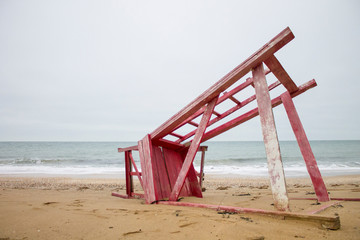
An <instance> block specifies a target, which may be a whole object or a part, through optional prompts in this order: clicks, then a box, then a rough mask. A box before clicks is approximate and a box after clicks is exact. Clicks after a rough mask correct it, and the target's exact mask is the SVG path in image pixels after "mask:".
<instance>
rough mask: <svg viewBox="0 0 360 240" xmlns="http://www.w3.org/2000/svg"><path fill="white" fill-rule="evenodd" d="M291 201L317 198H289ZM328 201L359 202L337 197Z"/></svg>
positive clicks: (358, 199) (354, 199)
mask: <svg viewBox="0 0 360 240" xmlns="http://www.w3.org/2000/svg"><path fill="white" fill-rule="evenodd" d="M290 199H291V200H318V199H317V198H301V197H299V198H290ZM330 200H335V201H350V202H352V201H353V202H358V201H360V198H338V197H332V198H330Z"/></svg>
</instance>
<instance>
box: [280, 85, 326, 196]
mask: <svg viewBox="0 0 360 240" xmlns="http://www.w3.org/2000/svg"><path fill="white" fill-rule="evenodd" d="M281 101H282V102H283V104H284V107H285V110H286V113H287V115H288V118H289V121H290V124H291V127H292V129H293V131H294V134H295V137H296V140H297V142H298V145H299V148H300V151H301V154H302V156H303V158H304V161H305V164H306V168H307V171H308V173H309V175H310V178H311V181H312V183H313V186H314V190H315V193H316V196H317V197H318V200H319V202H327V201H329V200H330V198H329V194H328V191H327V189H326V186H325V183H324V181H323V178H322V176H321V173H320V170H319V168H318V165H317V163H316V159H315V156H314V153H313V152H312V149H311V146H310V143H309V140H308V138H307V136H306V133H305V130H304V127H303V125H302V123H301V121H300V118H299V115H298V113H297V111H296V108H295V105H294V102H293V100H292V98H291V96H290V93H289V92H285V93H283V94H282V95H281Z"/></svg>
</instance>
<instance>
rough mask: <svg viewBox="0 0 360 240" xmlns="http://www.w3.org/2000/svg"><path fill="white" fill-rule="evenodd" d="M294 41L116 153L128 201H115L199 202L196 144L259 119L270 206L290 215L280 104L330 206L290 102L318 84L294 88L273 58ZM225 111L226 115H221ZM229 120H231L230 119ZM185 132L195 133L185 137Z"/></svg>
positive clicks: (251, 61)
mask: <svg viewBox="0 0 360 240" xmlns="http://www.w3.org/2000/svg"><path fill="white" fill-rule="evenodd" d="M292 39H294V35H293V33H292V32H291V30H290V29H289V28H286V29H284V30H283V31H282V32H281V33H279V34H278V35H277V36H276V37H274V38H273V39H272V40H270V41H269V42H268V43H267V44H265V45H264V46H263V47H262V48H260V49H259V50H258V51H256V52H255V53H254V54H253V55H251V56H250V57H249V58H248V59H246V60H245V61H244V62H243V63H241V64H240V65H238V66H237V67H236V68H234V69H233V70H232V71H231V72H229V73H228V74H227V75H225V76H224V77H223V78H222V79H220V80H219V81H218V82H216V83H215V84H214V85H212V86H211V87H210V88H209V89H208V90H206V91H205V92H204V93H202V94H201V95H200V96H199V97H197V98H196V99H195V100H193V101H192V102H191V103H190V104H188V105H187V106H186V107H184V108H183V109H182V110H180V111H179V112H178V113H176V114H175V115H174V116H173V117H171V118H170V119H169V120H167V121H166V122H164V123H163V124H162V125H161V126H160V127H158V128H157V129H155V130H154V131H153V132H152V133H150V134H148V135H146V136H145V137H144V138H143V139H142V140H140V141H139V142H138V145H136V146H132V147H127V148H119V149H118V151H119V152H124V153H125V168H126V171H125V175H126V196H122V195H119V194H114V195H115V196H121V197H126V198H131V197H134V196H136V195H140V197H143V198H144V199H145V200H146V203H153V202H157V201H159V200H169V201H170V203H171V202H175V201H177V200H178V198H179V197H180V196H195V197H202V192H201V187H200V186H201V180H202V169H203V168H201V171H200V181H199V180H198V178H197V176H198V174H197V172H196V171H195V169H194V166H193V161H194V158H195V155H196V153H197V152H198V151H199V150H200V151H202V154H203V155H204V152H205V150H206V149H205V147H201V146H200V144H201V143H203V142H205V141H207V140H209V139H211V138H213V137H215V136H218V135H219V134H221V133H224V132H226V131H228V130H230V129H232V128H234V127H236V126H238V125H239V124H242V123H244V122H246V121H248V120H250V119H252V118H254V117H256V116H258V115H259V116H260V122H261V126H262V133H263V140H264V144H265V149H266V155H267V162H268V170H269V175H270V183H271V190H272V193H273V198H274V205H275V207H276V208H277V209H278V210H279V211H288V210H289V199H288V195H287V190H286V183H285V176H284V170H283V164H282V160H281V153H280V148H279V141H278V137H277V132H276V127H275V121H274V116H273V110H272V108H274V107H276V106H278V105H280V104H282V103H283V105H284V107H285V109H286V112H287V114H288V118H289V120H290V123H291V126H292V128H293V131H294V133H295V136H296V139H297V142H298V144H299V147H300V150H301V153H302V155H303V158H304V160H305V163H306V167H307V170H308V172H309V175H310V177H311V180H312V183H313V186H314V189H315V192H316V196H317V199H318V201H321V202H325V201H329V195H328V192H327V190H326V187H325V184H324V182H323V179H322V177H321V174H320V171H319V169H318V167H317V164H316V160H315V157H314V154H313V153H312V150H311V147H310V144H309V141H308V139H307V137H306V134H305V131H304V129H303V126H302V124H301V121H300V118H299V116H298V114H297V112H296V109H295V106H294V103H293V101H292V98H294V97H296V96H298V95H299V94H302V93H304V92H305V91H307V90H309V89H310V88H313V87H315V86H316V82H315V80H311V81H309V82H306V83H305V84H303V85H299V86H298V85H296V84H295V83H294V82H293V80H292V79H291V78H290V76H289V75H288V73H287V72H286V71H285V69H284V68H283V66H282V65H281V63H280V62H279V61H278V59H277V58H276V57H275V55H274V54H275V53H276V52H277V51H278V50H279V49H281V48H282V47H283V46H285V45H286V44H287V43H288V42H290V41H291V40H292ZM265 66H266V68H265ZM268 74H272V75H273V76H275V78H276V79H277V80H276V81H274V82H272V83H271V84H269V83H268V81H267V79H266V75H268ZM278 87H281V88H284V93H283V94H280V95H279V96H277V97H274V98H271V96H270V92H271V91H272V90H273V89H275V88H278ZM249 89H250V90H252V91H254V94H253V95H250V96H248V97H247V98H244V99H240V96H241V93H243V92H245V90H246V91H247V90H249ZM255 100H256V103H257V107H255V108H253V109H250V110H246V111H244V112H243V113H241V114H238V115H236V113H238V112H237V111H239V112H241V110H244V109H246V107H248V106H249V104H250V103H251V102H255ZM224 102H227V103H229V102H231V103H232V104H233V105H232V106H230V107H229V106H228V105H225V104H223V103H224ZM224 105H225V107H227V108H226V110H221V109H222V108H224ZM230 115H232V116H234V115H235V117H233V118H229V116H230ZM189 126H192V127H193V129H192V130H190V131H189V130H187V131H186V129H189ZM184 129H185V130H184ZM184 131H186V132H185V134H183V132H184ZM132 151H139V157H140V163H141V172H139V170H138V168H137V166H136V164H135V162H134V159H133V157H132ZM202 167H203V157H202ZM133 176H137V177H138V179H139V181H140V184H141V186H142V188H143V190H144V194H136V193H134V191H133V183H132V177H133Z"/></svg>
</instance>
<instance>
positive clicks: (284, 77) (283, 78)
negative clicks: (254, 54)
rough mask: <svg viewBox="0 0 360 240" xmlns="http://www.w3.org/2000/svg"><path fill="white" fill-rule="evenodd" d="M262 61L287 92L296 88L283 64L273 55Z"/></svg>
mask: <svg viewBox="0 0 360 240" xmlns="http://www.w3.org/2000/svg"><path fill="white" fill-rule="evenodd" d="M264 63H265V64H266V65H267V66H268V67H269V68H270V70H271V72H272V73H273V74H274V75H275V77H276V78H277V79H279V81H280V82H281V83H282V84H283V85H284V87H285V88H286V89H287V90H288V91H289V92H295V91H297V90H298V87H297V86H296V84H295V83H294V82H293V80H292V79H291V78H290V76H289V74H288V73H287V72H286V71H285V69H284V68H283V66H282V65H281V64H280V62H279V61H278V59H277V58H276V57H275V56H274V55H271V56H270V57H269V58H267V59H266V60H265V61H264Z"/></svg>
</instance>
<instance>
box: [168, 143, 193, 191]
mask: <svg viewBox="0 0 360 240" xmlns="http://www.w3.org/2000/svg"><path fill="white" fill-rule="evenodd" d="M163 154H164V160H165V165H166V170H167V173H168V177H169V182H170V187H171V189H173V187H174V185H175V183H176V179H177V177H178V176H179V172H180V170H181V166H182V164H183V157H182V156H181V154H180V152H177V151H174V150H172V149H168V148H163ZM180 196H182V197H186V196H191V192H190V186H189V184H188V182H187V181H186V182H185V184H184V187H183V189H182V190H181V192H180Z"/></svg>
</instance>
